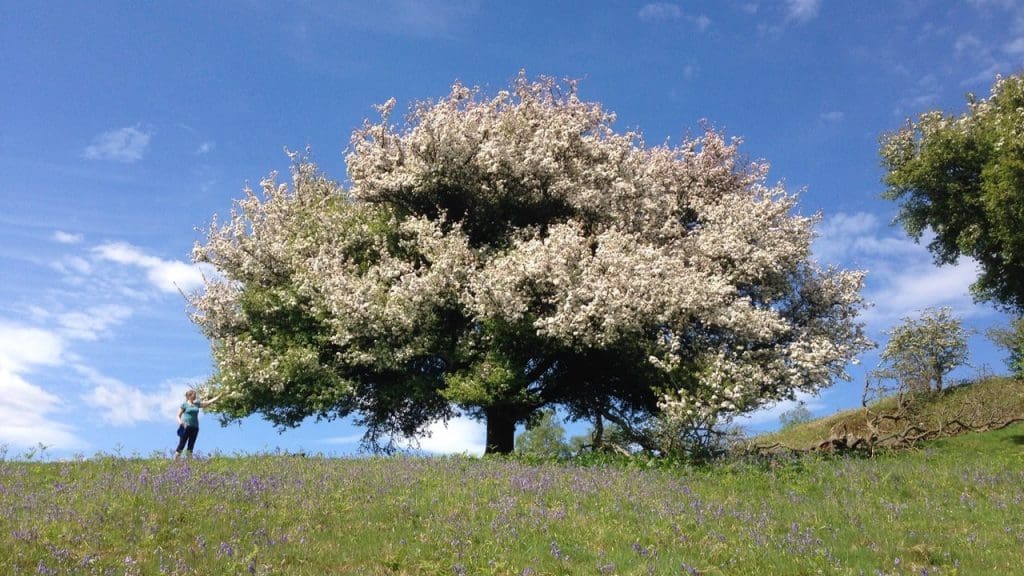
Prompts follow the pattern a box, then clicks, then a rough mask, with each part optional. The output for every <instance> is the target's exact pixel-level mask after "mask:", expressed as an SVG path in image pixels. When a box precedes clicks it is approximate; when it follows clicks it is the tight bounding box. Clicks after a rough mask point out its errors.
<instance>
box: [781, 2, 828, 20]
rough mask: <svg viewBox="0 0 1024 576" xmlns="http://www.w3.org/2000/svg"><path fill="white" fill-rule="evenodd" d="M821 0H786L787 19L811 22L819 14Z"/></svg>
mask: <svg viewBox="0 0 1024 576" xmlns="http://www.w3.org/2000/svg"><path fill="white" fill-rule="evenodd" d="M820 8H821V0H786V12H787V16H786V18H787V20H792V21H795V22H801V23H803V22H809V21H811V20H814V19H815V18H816V17H817V16H818V10H819V9H820Z"/></svg>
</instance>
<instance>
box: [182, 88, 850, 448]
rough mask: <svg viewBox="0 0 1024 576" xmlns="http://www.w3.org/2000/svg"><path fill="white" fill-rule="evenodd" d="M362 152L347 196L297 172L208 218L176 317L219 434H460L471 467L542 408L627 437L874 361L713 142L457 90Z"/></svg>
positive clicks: (756, 402) (826, 275) (370, 136)
mask: <svg viewBox="0 0 1024 576" xmlns="http://www.w3.org/2000/svg"><path fill="white" fill-rule="evenodd" d="M393 107H394V101H390V102H388V103H386V104H384V105H383V106H381V107H380V108H379V111H380V113H381V118H380V120H379V121H377V122H370V121H367V122H366V123H365V124H364V125H363V127H362V128H360V129H358V130H356V131H355V133H354V134H353V137H352V142H351V146H350V149H349V153H348V155H347V157H346V160H347V165H348V177H349V181H350V182H351V187H350V188H349V189H345V188H343V187H342V186H341V185H340V184H338V183H337V182H334V181H331V180H330V179H328V178H327V177H326V176H325V175H323V174H322V173H321V172H320V171H319V170H318V169H317V168H316V166H314V165H312V164H311V163H309V162H308V161H306V160H305V159H304V158H301V157H298V156H296V157H295V158H294V160H293V161H294V168H293V170H292V184H291V186H288V185H285V184H278V183H277V181H276V179H275V178H273V177H271V178H268V179H267V180H265V181H264V182H263V183H262V186H261V188H262V193H256V192H253V191H247V192H246V196H245V198H243V199H242V200H240V201H239V202H238V203H237V206H236V208H235V209H234V211H233V212H232V214H231V217H230V218H229V219H228V220H227V221H225V222H219V221H217V220H216V219H215V220H214V222H213V225H212V226H211V228H210V231H209V235H208V237H207V239H206V241H205V243H202V244H197V246H196V248H195V251H194V259H195V260H196V261H199V262H209V263H212V264H213V265H215V266H216V268H217V269H218V270H219V272H220V275H219V276H218V277H212V278H209V279H208V281H207V284H206V287H205V290H203V291H201V292H198V293H196V294H195V295H193V297H192V305H193V308H194V310H193V319H194V321H195V322H196V323H197V324H198V325H199V326H200V327H201V328H202V330H203V331H204V333H205V334H206V336H207V337H208V338H209V340H210V342H211V345H212V349H213V356H214V359H215V362H216V373H215V375H214V376H213V379H212V382H211V384H212V385H213V386H214V387H217V388H219V389H221V390H223V391H224V392H225V397H224V399H223V400H222V405H221V409H222V411H223V413H224V415H225V417H226V418H229V419H230V418H238V417H242V416H245V415H249V414H253V413H260V414H263V415H264V416H265V417H267V418H268V419H270V420H271V421H273V422H275V423H276V424H278V425H280V426H293V425H297V424H299V423H300V422H301V421H302V420H303V419H305V418H307V417H317V418H334V417H339V416H346V415H353V416H354V417H355V418H356V419H357V421H358V422H359V423H361V424H363V425H365V426H366V427H367V435H366V438H365V441H366V442H367V444H368V445H381V444H383V445H387V443H388V442H389V441H391V440H394V439H395V438H398V437H403V436H404V437H410V436H415V435H417V434H419V433H421V432H422V431H423V430H424V429H425V428H426V426H427V425H428V424H429V423H430V422H432V421H433V420H436V419H446V418H449V417H451V416H452V415H453V414H455V413H456V412H464V413H468V414H469V415H471V416H473V417H477V418H481V419H483V420H485V421H486V425H487V439H486V443H487V451H488V452H511V451H512V450H513V447H514V435H515V427H516V425H517V424H519V423H524V422H527V421H529V420H530V419H531V418H532V417H534V415H535V414H536V413H537V412H538V411H539V410H542V409H544V408H547V407H551V406H561V407H563V408H564V409H565V410H566V411H567V413H568V415H569V416H570V417H571V418H587V419H591V420H595V421H598V418H600V419H601V421H603V420H607V421H609V422H611V423H615V424H620V425H621V424H626V423H628V421H630V420H631V419H634V418H643V417H649V416H651V415H658V414H663V413H664V414H667V413H669V412H671V413H673V414H675V415H676V416H677V417H681V418H685V417H686V414H687V411H690V412H693V411H694V410H696V411H697V412H700V413H706V412H708V411H711V410H713V411H721V412H725V413H739V412H744V411H748V410H753V409H755V408H757V407H758V406H760V405H762V404H763V403H765V402H771V401H775V400H779V399H782V398H788V397H791V396H792V395H793V394H794V393H795V392H796V391H798V390H803V391H808V392H813V391H816V390H818V389H819V388H821V387H823V386H827V385H829V384H831V382H832V379H833V378H834V377H836V376H841V375H843V369H844V367H845V365H846V363H847V362H848V361H849V360H850V359H851V358H852V357H853V356H854V355H856V354H858V353H859V352H860V351H862V350H863V349H865V348H866V346H867V345H868V341H867V340H866V338H865V337H864V335H863V332H862V326H861V324H860V323H859V322H858V321H857V320H856V318H857V313H858V311H859V310H860V308H861V307H862V299H861V296H860V292H859V291H860V288H861V285H862V277H863V275H862V274H861V273H859V272H850V271H843V270H837V269H832V268H829V269H820V268H818V267H817V266H816V264H815V263H814V261H813V260H811V259H810V243H811V239H812V237H813V226H814V223H815V222H816V219H815V218H808V217H802V216H799V215H796V214H795V213H794V209H795V206H796V199H795V198H794V197H793V196H792V195H790V194H787V193H786V192H785V190H784V189H783V188H782V187H781V186H767V185H765V178H766V171H767V167H766V166H765V165H763V164H742V163H740V161H739V155H738V152H737V146H738V143H737V142H736V141H731V142H730V141H727V140H726V139H725V138H724V137H723V136H722V135H720V134H719V133H717V132H715V131H713V130H710V129H709V130H706V131H705V132H704V133H703V134H702V135H701V136H700V137H698V138H694V139H687V140H686V141H684V142H683V143H682V144H680V145H679V146H677V147H669V146H656V147H650V146H647V145H646V144H645V143H644V141H643V139H642V137H641V136H640V135H639V134H636V133H632V132H627V133H622V134H620V133H616V132H614V131H613V130H612V128H611V124H612V121H613V119H614V116H613V115H612V114H610V113H609V112H607V111H605V110H604V109H603V108H602V107H601V106H600V105H598V104H594V103H587V102H583V101H581V100H580V99H579V96H578V93H577V90H576V86H575V84H573V83H571V82H570V83H558V82H555V81H553V80H548V79H543V80H541V81H538V82H530V81H528V80H527V79H525V78H524V77H523V76H522V75H521V76H520V77H519V78H518V79H517V80H516V81H515V82H514V84H513V85H512V87H511V89H510V90H508V91H502V92H499V93H498V94H497V95H496V96H494V97H492V98H485V97H483V96H482V95H481V94H480V93H479V91H477V90H475V89H470V88H466V87H464V86H461V85H456V86H454V87H453V89H452V91H451V93H450V94H449V95H448V96H446V97H444V98H442V99H440V100H438V101H436V102H429V101H428V102H420V103H418V104H416V105H415V106H414V107H413V108H412V110H411V112H410V113H409V116H408V118H407V120H406V122H405V124H404V125H402V126H400V127H398V126H395V125H394V124H392V122H391V112H392V110H393Z"/></svg>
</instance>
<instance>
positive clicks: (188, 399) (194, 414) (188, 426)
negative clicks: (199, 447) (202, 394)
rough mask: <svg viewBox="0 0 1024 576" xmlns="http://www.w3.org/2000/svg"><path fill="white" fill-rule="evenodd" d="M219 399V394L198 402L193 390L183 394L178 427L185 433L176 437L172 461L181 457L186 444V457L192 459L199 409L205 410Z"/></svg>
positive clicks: (197, 429) (196, 435) (197, 431)
mask: <svg viewBox="0 0 1024 576" xmlns="http://www.w3.org/2000/svg"><path fill="white" fill-rule="evenodd" d="M218 399H220V394H218V395H216V396H214V397H213V398H211V399H209V400H200V399H199V398H198V397H197V396H196V391H195V390H189V391H187V392H185V401H184V402H182V404H181V409H179V410H178V426H184V427H185V432H184V433H183V434H179V435H178V448H177V449H176V450H175V451H174V459H175V460H177V459H178V458H180V457H181V450H182V449H183V448H185V445H186V443H187V444H188V454H187V455H186V456H187V457H189V458H191V457H192V449H193V448H195V446H196V438H197V437H199V409H200V408H206V407H207V406H209V405H210V404H213V403H214V402H216V401H217V400H218Z"/></svg>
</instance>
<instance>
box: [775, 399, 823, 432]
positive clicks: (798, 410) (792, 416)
mask: <svg viewBox="0 0 1024 576" xmlns="http://www.w3.org/2000/svg"><path fill="white" fill-rule="evenodd" d="M813 419H814V415H813V414H811V411H810V410H809V409H808V408H807V404H806V403H805V402H800V403H799V404H797V405H796V406H794V407H792V408H790V409H789V410H786V411H785V412H783V413H782V414H780V415H779V424H781V429H782V430H789V429H790V428H794V427H796V426H799V425H801V424H805V423H807V422H810V421H811V420H813Z"/></svg>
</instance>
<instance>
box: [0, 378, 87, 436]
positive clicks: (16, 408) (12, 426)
mask: <svg viewBox="0 0 1024 576" xmlns="http://www.w3.org/2000/svg"><path fill="white" fill-rule="evenodd" d="M0 397H2V398H3V402H0V445H7V446H11V447H14V448H30V447H34V446H37V445H39V444H43V445H45V446H46V447H48V448H56V449H60V450H75V449H79V448H82V447H84V443H83V442H82V441H81V440H79V439H78V438H77V437H76V436H75V433H74V429H73V428H72V427H71V426H69V425H67V424H65V423H63V422H58V421H56V420H53V419H51V418H50V416H49V415H50V414H51V413H52V412H55V411H58V410H59V409H60V408H61V401H60V398H58V397H57V396H54V395H53V394H50V393H49V392H47V391H45V390H43V389H42V388H40V387H39V386H36V385H33V384H31V383H29V382H27V381H26V380H25V379H24V378H22V377H21V376H20V375H19V374H17V373H15V372H13V371H12V370H10V369H7V368H5V367H3V366H0Z"/></svg>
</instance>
